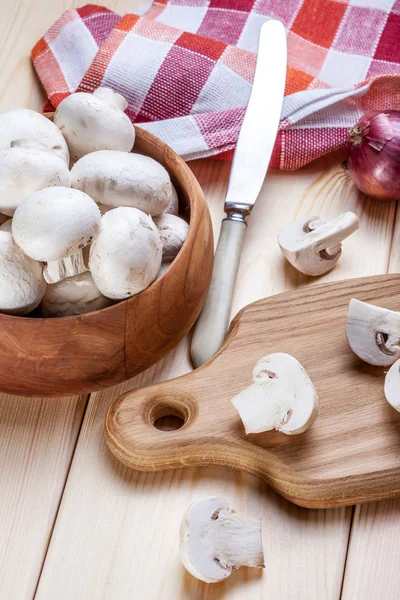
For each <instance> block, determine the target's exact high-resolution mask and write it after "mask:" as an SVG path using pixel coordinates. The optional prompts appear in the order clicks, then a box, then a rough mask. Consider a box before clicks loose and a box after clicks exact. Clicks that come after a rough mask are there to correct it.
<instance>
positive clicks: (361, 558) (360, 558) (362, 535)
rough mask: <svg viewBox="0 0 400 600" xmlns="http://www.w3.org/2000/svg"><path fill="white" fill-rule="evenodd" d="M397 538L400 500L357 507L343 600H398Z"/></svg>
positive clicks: (394, 251) (395, 262) (397, 232)
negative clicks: (377, 599) (380, 599)
mask: <svg viewBox="0 0 400 600" xmlns="http://www.w3.org/2000/svg"><path fill="white" fill-rule="evenodd" d="M399 271H400V210H399V207H397V218H396V224H395V228H394V232H393V239H392V244H391V252H390V260H389V273H398V272H399ZM399 309H400V301H399ZM382 385H383V381H382ZM399 536H400V499H393V500H387V501H384V502H378V503H374V504H365V505H362V506H357V508H356V512H355V517H354V523H353V527H352V534H351V538H350V544H349V553H348V561H347V565H346V573H345V578H344V585H343V600H354V599H358V598H360V599H361V598H362V599H363V600H369V599H371V600H372V599H375V598H384V599H385V600H397V599H398V597H399V589H400V571H399V552H398V539H399Z"/></svg>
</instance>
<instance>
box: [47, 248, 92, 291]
mask: <svg viewBox="0 0 400 600" xmlns="http://www.w3.org/2000/svg"><path fill="white" fill-rule="evenodd" d="M85 271H89V268H88V267H87V266H86V264H85V260H84V258H83V254H82V250H79V251H78V252H75V253H74V254H71V255H70V256H67V257H66V258H62V259H60V260H51V261H49V262H47V263H45V267H44V269H43V277H44V278H45V280H46V282H47V283H57V281H61V280H62V279H67V278H69V277H74V276H75V275H80V274H81V273H85Z"/></svg>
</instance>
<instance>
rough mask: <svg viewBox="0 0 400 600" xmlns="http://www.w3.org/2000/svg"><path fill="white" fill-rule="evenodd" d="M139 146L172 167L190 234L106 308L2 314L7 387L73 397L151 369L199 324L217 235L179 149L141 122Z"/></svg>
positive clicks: (2, 384)
mask: <svg viewBox="0 0 400 600" xmlns="http://www.w3.org/2000/svg"><path fill="white" fill-rule="evenodd" d="M135 149H137V150H138V151H139V152H141V153H143V154H147V155H148V156H151V157H152V158H154V159H155V160H157V161H158V162H160V163H161V164H163V165H164V166H165V168H166V169H167V171H168V172H169V173H170V175H171V179H172V181H173V183H174V185H175V186H176V188H177V191H178V194H179V199H180V209H181V212H182V210H184V211H186V214H187V215H188V217H189V233H188V236H187V238H186V241H185V243H184V245H183V247H182V249H181V251H180V252H179V254H178V256H177V257H176V259H175V260H174V261H173V263H172V265H171V267H170V268H169V269H168V270H167V271H166V272H165V273H164V275H163V276H162V277H161V278H160V279H158V280H156V281H155V282H154V283H153V284H152V285H151V286H150V287H148V288H147V289H146V290H144V291H143V292H142V293H140V294H138V295H137V296H133V297H132V298H129V299H128V300H124V301H122V302H119V303H118V304H115V305H113V306H110V307H108V308H104V309H102V310H99V311H96V312H92V313H88V314H84V315H79V316H73V317H63V318H55V319H51V318H49V319H43V318H32V317H15V316H9V315H4V314H0V390H1V391H2V392H6V393H9V394H18V395H22V396H70V395H75V394H86V393H88V392H93V391H95V390H100V389H103V388H106V387H108V386H111V385H115V384H117V383H119V382H121V381H124V380H126V379H129V378H130V377H133V376H134V375H137V374H138V373H140V372H141V371H144V370H145V369H147V368H148V367H150V366H151V365H153V364H154V363H156V362H157V361H158V360H160V359H161V358H162V357H163V356H165V355H166V354H167V352H169V351H170V350H171V349H172V348H173V347H174V346H176V345H177V344H178V342H179V341H180V340H181V339H182V338H183V336H184V335H185V334H186V333H187V332H188V331H189V329H190V328H191V327H192V325H193V324H194V322H195V321H196V319H197V317H198V315H199V313H200V310H201V308H202V306H203V303H204V301H205V298H206V295H207V291H208V288H209V285H210V280H211V272H212V265H213V234H212V227H211V220H210V215H209V212H208V207H207V204H206V201H205V198H204V195H203V192H202V190H201V188H200V185H199V183H198V182H197V180H196V178H195V176H194V175H193V173H192V171H191V170H190V169H189V167H188V166H187V165H186V163H185V162H184V161H183V160H182V159H181V158H180V157H179V156H178V155H177V154H176V153H175V152H173V150H171V148H169V147H168V146H166V144H164V143H163V142H161V141H160V140H159V139H157V138H156V137H154V136H153V135H151V134H150V133H147V132H146V131H144V130H141V129H140V128H138V127H136V142H135Z"/></svg>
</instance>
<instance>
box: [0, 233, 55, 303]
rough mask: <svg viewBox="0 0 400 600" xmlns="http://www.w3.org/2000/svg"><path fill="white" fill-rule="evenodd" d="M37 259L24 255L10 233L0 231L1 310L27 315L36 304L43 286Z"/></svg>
mask: <svg viewBox="0 0 400 600" xmlns="http://www.w3.org/2000/svg"><path fill="white" fill-rule="evenodd" d="M42 271H43V268H42V265H41V264H40V262H37V261H35V260H32V259H31V258H29V256H26V255H25V254H24V253H23V252H22V251H21V250H20V249H19V248H18V246H17V245H16V244H15V243H14V241H13V237H12V235H11V233H8V232H7V231H0V282H1V285H0V312H2V313H7V314H9V315H26V314H27V313H29V312H31V311H32V310H33V309H34V308H36V307H37V306H38V305H39V303H40V301H41V299H42V298H43V294H44V293H45V290H46V282H45V280H44V279H43V273H42Z"/></svg>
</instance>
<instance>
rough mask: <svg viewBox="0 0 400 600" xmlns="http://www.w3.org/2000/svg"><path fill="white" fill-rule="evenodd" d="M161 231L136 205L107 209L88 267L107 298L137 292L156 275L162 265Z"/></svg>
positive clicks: (93, 245) (116, 298)
mask: <svg viewBox="0 0 400 600" xmlns="http://www.w3.org/2000/svg"><path fill="white" fill-rule="evenodd" d="M161 254H162V246H161V240H160V234H159V233H158V229H157V227H156V226H155V225H154V223H153V221H152V219H151V217H149V216H147V215H145V214H144V213H143V212H142V211H140V210H138V209H137V208H128V207H121V208H116V209H114V210H110V211H109V212H108V213H106V214H105V215H103V217H102V218H101V225H100V233H99V234H98V235H97V236H96V237H95V239H94V240H93V242H92V245H91V247H90V258H89V267H90V271H91V273H92V276H93V279H94V282H95V284H96V286H97V287H98V289H99V290H100V291H101V293H102V294H104V296H106V297H107V298H112V299H115V300H122V299H124V298H129V297H130V296H134V295H135V294H138V293H139V292H141V291H142V290H144V289H145V288H146V287H148V286H149V285H150V284H151V283H152V282H153V281H154V280H155V279H156V277H157V273H158V271H159V269H160V266H161Z"/></svg>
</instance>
